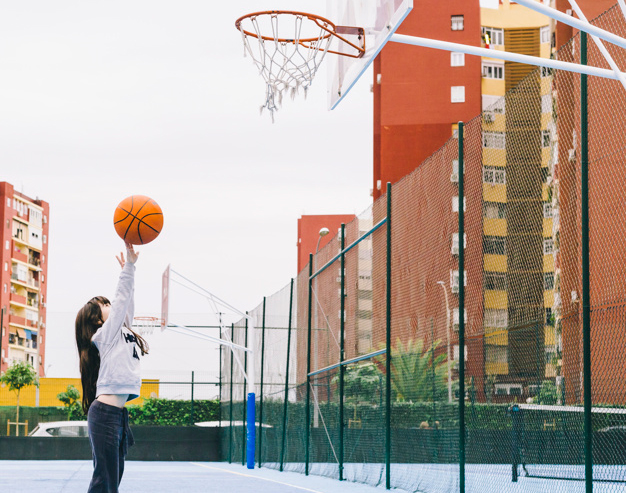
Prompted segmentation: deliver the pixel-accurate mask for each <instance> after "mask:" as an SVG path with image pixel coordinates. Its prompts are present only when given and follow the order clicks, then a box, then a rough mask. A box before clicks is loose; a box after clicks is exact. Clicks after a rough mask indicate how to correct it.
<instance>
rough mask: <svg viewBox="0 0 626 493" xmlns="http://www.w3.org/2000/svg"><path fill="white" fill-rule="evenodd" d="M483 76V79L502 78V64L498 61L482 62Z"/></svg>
mask: <svg viewBox="0 0 626 493" xmlns="http://www.w3.org/2000/svg"><path fill="white" fill-rule="evenodd" d="M483 77H484V78H485V79H500V80H504V64H503V63H498V62H483Z"/></svg>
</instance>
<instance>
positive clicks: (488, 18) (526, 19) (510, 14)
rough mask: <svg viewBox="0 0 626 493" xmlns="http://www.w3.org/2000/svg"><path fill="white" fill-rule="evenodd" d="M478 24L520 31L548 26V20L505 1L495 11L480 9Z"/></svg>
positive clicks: (532, 11) (543, 16)
mask: <svg viewBox="0 0 626 493" xmlns="http://www.w3.org/2000/svg"><path fill="white" fill-rule="evenodd" d="M480 23H481V24H482V25H483V26H487V27H498V28H502V29H522V28H528V27H542V26H548V25H550V19H549V18H548V17H546V16H545V15H543V14H540V13H538V12H535V11H534V10H530V9H528V8H526V7H524V6H522V5H517V4H510V3H509V2H508V1H507V0H504V3H503V4H502V5H500V8H498V9H497V10H496V9H487V8H484V9H480Z"/></svg>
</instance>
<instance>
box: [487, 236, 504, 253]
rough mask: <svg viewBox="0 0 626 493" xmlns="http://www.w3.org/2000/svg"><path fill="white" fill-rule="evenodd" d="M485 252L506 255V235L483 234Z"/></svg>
mask: <svg viewBox="0 0 626 493" xmlns="http://www.w3.org/2000/svg"><path fill="white" fill-rule="evenodd" d="M483 252H484V253H486V254H488V255H506V238H505V237H504V236H483Z"/></svg>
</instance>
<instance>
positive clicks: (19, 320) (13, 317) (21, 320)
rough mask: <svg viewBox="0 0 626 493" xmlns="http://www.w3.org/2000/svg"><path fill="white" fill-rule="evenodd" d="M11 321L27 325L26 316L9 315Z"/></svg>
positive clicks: (11, 322)
mask: <svg viewBox="0 0 626 493" xmlns="http://www.w3.org/2000/svg"><path fill="white" fill-rule="evenodd" d="M9 323H10V324H15V325H22V326H24V327H25V326H26V318H25V317H18V316H17V315H9Z"/></svg>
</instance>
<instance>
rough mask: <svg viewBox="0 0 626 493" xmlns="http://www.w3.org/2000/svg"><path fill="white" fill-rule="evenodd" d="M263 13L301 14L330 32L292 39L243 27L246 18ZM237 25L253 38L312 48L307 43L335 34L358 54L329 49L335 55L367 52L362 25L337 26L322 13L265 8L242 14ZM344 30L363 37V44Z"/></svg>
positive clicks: (350, 55) (357, 56)
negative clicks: (312, 36)
mask: <svg viewBox="0 0 626 493" xmlns="http://www.w3.org/2000/svg"><path fill="white" fill-rule="evenodd" d="M262 15H295V16H301V17H306V18H307V19H309V20H310V21H313V22H314V23H315V24H317V26H318V27H319V28H320V29H322V30H324V31H326V32H327V33H328V34H326V35H324V36H322V37H321V38H320V37H316V38H301V39H298V40H296V39H291V38H276V37H272V36H263V35H261V34H257V33H253V32H250V31H246V30H245V29H243V28H242V27H241V23H242V22H243V21H244V20H246V19H251V18H253V17H259V16H262ZM235 27H236V28H237V30H238V31H240V32H242V33H243V34H244V35H246V36H252V37H253V38H256V39H259V40H263V41H277V42H279V43H292V44H296V43H297V44H300V45H302V46H304V47H305V48H311V46H307V44H311V43H314V42H316V41H319V40H320V39H328V38H330V37H331V36H334V37H336V38H338V39H340V40H341V41H343V42H344V43H346V44H348V45H350V46H351V47H352V48H354V49H356V50H357V52H358V54H357V55H353V54H350V53H342V52H339V51H332V50H328V53H334V54H335V55H343V56H347V57H351V58H361V57H362V56H363V55H364V54H365V30H364V29H363V28H362V27H347V26H336V25H335V24H334V23H333V22H331V21H330V20H328V19H326V18H325V17H322V16H321V15H317V14H309V13H307V12H298V11H294V10H264V11H260V12H252V13H250V14H246V15H242V16H241V17H239V19H237V20H236V21H235ZM338 29H340V30H343V31H344V32H345V34H354V35H356V36H359V38H360V39H361V42H362V46H358V45H356V44H355V43H353V42H351V41H349V40H347V39H346V38H344V37H343V36H341V35H340V34H339V33H338V32H337V30H338Z"/></svg>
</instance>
